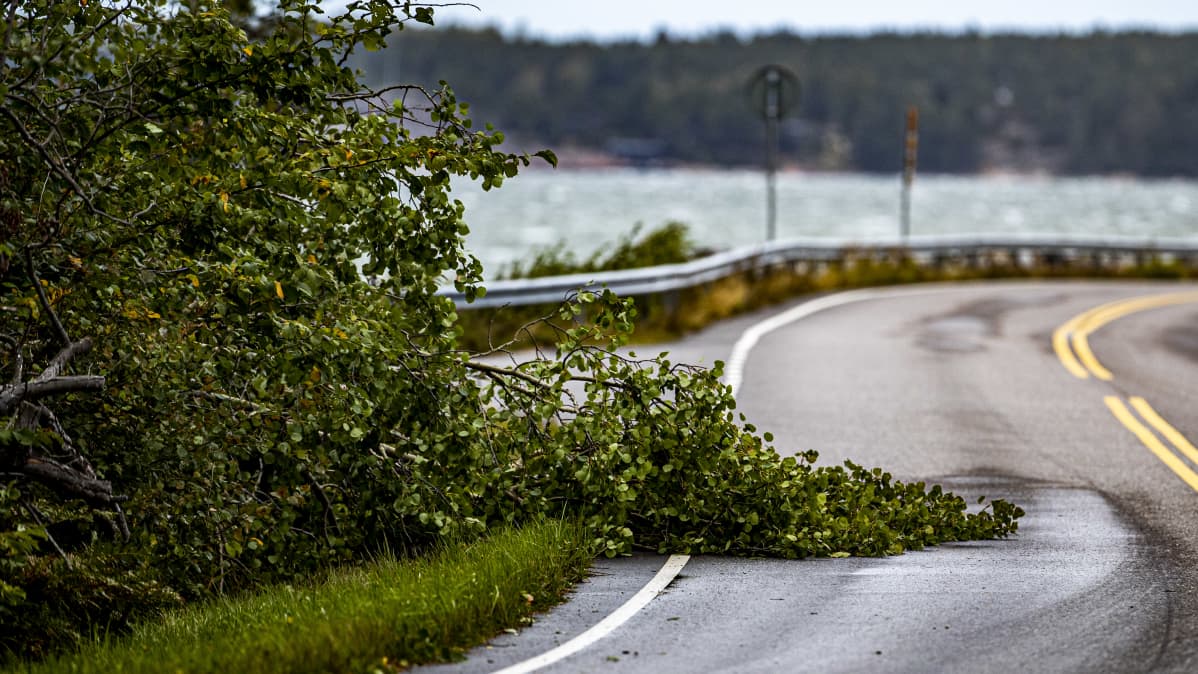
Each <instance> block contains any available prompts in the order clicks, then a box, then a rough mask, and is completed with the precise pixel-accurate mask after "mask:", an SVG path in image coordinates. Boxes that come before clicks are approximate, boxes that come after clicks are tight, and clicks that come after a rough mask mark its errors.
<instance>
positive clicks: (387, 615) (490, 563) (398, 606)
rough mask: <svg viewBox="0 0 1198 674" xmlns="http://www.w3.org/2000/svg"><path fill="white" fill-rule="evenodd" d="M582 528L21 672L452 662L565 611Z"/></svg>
mask: <svg viewBox="0 0 1198 674" xmlns="http://www.w3.org/2000/svg"><path fill="white" fill-rule="evenodd" d="M585 540H586V538H585V537H584V535H583V530H582V528H581V526H579V525H578V524H576V523H572V522H557V521H548V522H541V523H537V524H532V525H528V526H526V527H524V528H521V529H509V530H504V531H501V532H497V533H495V534H493V535H491V536H489V537H488V538H486V539H483V540H482V541H479V542H476V543H474V544H471V545H447V546H445V547H444V548H442V549H441V550H439V551H437V552H435V553H433V554H430V555H427V556H423V557H419V558H415V559H402V560H399V559H394V558H385V559H380V560H377V561H375V562H372V563H369V564H364V565H361V566H357V567H353V568H347V569H342V570H338V571H336V572H333V573H330V574H329V576H328V577H327V578H326V579H324V580H322V581H320V582H314V583H312V584H311V585H309V586H294V587H293V586H279V587H273V588H269V589H267V590H265V591H263V592H261V593H256V594H254V595H250V596H244V597H236V598H229V599H220V600H214V601H211V602H206V603H204V604H202V605H197V606H193V607H188V608H186V609H183V610H180V611H177V612H174V613H172V614H170V615H168V616H167V617H166V618H165V620H163V621H161V622H155V623H148V624H145V625H142V626H140V627H138V628H135V629H134V631H133V633H132V634H131V635H129V636H127V637H122V638H117V639H111V640H102V641H98V642H96V643H93V644H90V645H87V646H84V647H83V648H82V649H80V650H79V652H77V653H75V654H72V655H69V656H63V657H59V658H56V659H50V660H47V661H45V662H42V663H38V664H35V665H29V666H28V669H25V668H24V667H22V668H18V669H14V670H10V671H29V672H104V673H109V672H220V673H221V674H251V673H254V672H392V671H399V670H400V669H402V668H404V667H407V666H409V665H414V664H419V663H426V662H437V661H446V660H453V659H456V658H458V657H459V656H460V655H461V654H462V653H464V652H465V651H466V650H467V649H469V648H470V647H471V646H474V645H476V644H479V643H482V642H483V641H485V640H486V639H488V638H490V637H491V636H493V635H495V634H497V633H499V632H500V631H502V630H503V629H505V628H511V627H517V626H520V625H521V624H523V623H524V622H527V620H528V616H530V615H531V614H532V613H533V612H535V611H542V610H544V609H546V608H548V607H549V606H552V605H554V604H556V603H558V602H559V601H560V600H561V598H562V597H563V595H564V593H565V591H566V590H567V589H568V588H569V586H570V585H571V584H572V583H573V582H576V581H577V580H579V579H580V578H581V577H582V575H583V573H584V572H585V570H586V568H587V565H588V564H589V562H590V561H591V558H592V555H591V551H590V550H589V549H588V547H587V545H586V543H585Z"/></svg>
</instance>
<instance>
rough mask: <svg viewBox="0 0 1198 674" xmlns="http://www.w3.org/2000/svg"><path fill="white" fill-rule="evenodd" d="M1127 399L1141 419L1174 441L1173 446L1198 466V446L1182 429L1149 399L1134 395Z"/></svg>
mask: <svg viewBox="0 0 1198 674" xmlns="http://www.w3.org/2000/svg"><path fill="white" fill-rule="evenodd" d="M1127 400H1128V402H1130V403H1131V406H1132V408H1133V409H1135V411H1136V412H1137V413H1139V415H1140V418H1141V419H1143V420H1144V421H1147V422H1148V423H1149V425H1151V426H1152V427H1153V428H1155V429H1156V432H1157V433H1160V434H1161V435H1163V436H1164V437H1165V439H1166V440H1168V441H1169V442H1171V443H1173V446H1174V447H1176V448H1178V449H1180V450H1181V453H1182V454H1185V455H1186V458H1187V459H1189V460H1190V461H1192V462H1193V463H1194V465H1196V466H1198V448H1195V447H1194V445H1192V444H1191V443H1190V441H1189V440H1188V439H1186V436H1184V435H1182V434H1181V431H1179V430H1177V429H1176V428H1173V426H1172V425H1170V424H1169V422H1168V421H1165V420H1164V419H1163V418H1162V417H1161V415H1159V414H1157V413H1156V410H1154V409H1152V406H1151V405H1149V404H1148V401H1147V400H1144V399H1143V398H1141V397H1139V396H1132V397H1130V398H1128V399H1127Z"/></svg>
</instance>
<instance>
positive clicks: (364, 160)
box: [0, 0, 1020, 655]
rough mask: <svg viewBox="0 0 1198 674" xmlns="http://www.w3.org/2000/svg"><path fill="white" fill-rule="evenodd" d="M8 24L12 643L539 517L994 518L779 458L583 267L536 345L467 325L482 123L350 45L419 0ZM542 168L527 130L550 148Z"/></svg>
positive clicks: (694, 527) (603, 524)
mask: <svg viewBox="0 0 1198 674" xmlns="http://www.w3.org/2000/svg"><path fill="white" fill-rule="evenodd" d="M5 12H6V14H5V15H6V17H7V19H6V22H5V23H4V24H3V26H0V31H2V32H0V51H2V53H0V58H2V59H3V60H4V63H5V64H6V66H5V69H4V70H3V71H2V72H0V228H2V231H3V234H4V238H3V239H2V240H0V315H2V316H3V322H2V323H0V347H2V353H0V372H3V373H4V377H3V379H4V380H5V381H7V382H8V383H7V384H4V385H2V387H0V418H2V419H3V422H2V423H3V428H2V430H0V479H2V482H0V555H2V556H0V624H3V627H4V629H3V630H0V635H2V636H0V642H2V644H3V647H4V648H5V649H7V650H8V651H9V652H10V653H15V654H21V655H35V654H38V653H42V652H45V650H46V649H48V648H53V647H56V646H63V645H66V644H70V643H72V642H73V641H75V640H78V639H79V638H81V637H83V636H85V635H88V634H90V633H91V631H92V630H93V629H95V628H97V627H98V626H106V627H120V626H121V625H124V624H126V623H127V622H128V621H130V620H134V619H137V618H139V617H144V616H146V615H149V614H151V613H152V612H153V611H155V610H159V609H161V608H162V607H165V606H170V605H174V604H176V603H178V602H179V601H182V600H187V599H194V598H199V597H203V596H206V595H210V594H216V593H225V592H230V591H235V590H241V589H246V588H252V587H254V586H257V585H260V584H263V583H267V582H273V581H284V580H290V579H293V578H296V577H299V576H303V575H304V574H309V573H312V572H314V571H317V570H320V569H323V568H326V567H328V566H329V565H331V564H337V563H344V562H351V561H354V560H356V559H359V558H361V557H362V556H363V555H367V554H370V553H371V552H372V551H375V550H377V549H379V548H380V547H382V546H388V547H390V548H392V549H396V550H402V551H406V552H408V553H417V552H419V551H421V550H422V549H424V548H425V547H426V546H428V545H429V544H431V543H434V542H436V541H437V540H439V539H440V538H441V537H443V536H446V535H454V536H466V537H469V536H478V535H482V534H484V533H485V532H486V530H487V529H488V528H489V527H491V526H494V525H496V524H498V523H503V522H521V521H524V520H526V519H528V518H530V517H534V516H541V515H544V514H552V515H557V514H560V513H572V514H576V515H578V516H581V517H583V518H585V519H586V521H587V523H588V527H589V529H590V531H591V532H592V533H593V537H594V540H595V543H596V548H597V549H598V550H602V551H604V552H606V553H607V554H622V553H627V552H629V551H631V550H632V549H634V548H635V547H644V548H648V549H653V550H660V551H670V550H689V551H694V552H723V551H726V552H732V553H739V554H774V555H783V556H792V557H802V556H809V555H843V554H869V555H879V554H895V553H898V552H901V551H902V550H904V549H910V548H913V547H919V546H922V545H929V544H935V543H938V542H941V541H946V540H960V539H968V538H981V537H992V536H1002V535H1005V534H1007V533H1009V532H1011V531H1014V529H1015V526H1016V522H1015V520H1016V518H1017V517H1018V515H1019V514H1020V513H1019V511H1018V510H1017V509H1016V508H1014V507H1012V506H1010V505H1009V504H1006V503H1003V502H1001V501H995V502H994V503H993V504H992V505H991V507H990V509H989V510H985V511H983V512H981V513H975V514H967V513H966V510H965V504H964V502H963V501H961V500H960V499H959V498H956V497H954V496H952V495H949V494H944V493H942V492H940V491H939V489H935V488H933V489H931V490H928V489H925V487H924V485H922V484H914V485H903V484H899V483H896V482H894V481H892V480H891V478H890V476H889V475H887V474H885V473H884V472H882V471H880V470H877V471H866V470H864V469H861V468H858V467H855V466H852V465H849V466H847V467H834V468H826V467H816V466H814V465H813V463H814V460H815V457H814V455H813V454H808V455H803V456H799V457H786V458H783V457H780V456H779V455H778V454H777V453H776V452H775V451H774V450H773V449H772V448H771V447H769V446H768V442H769V436H768V434H766V435H758V434H757V433H756V429H754V428H753V427H752V426H751V425H746V424H745V423H744V420H742V419H739V418H738V417H737V416H736V415H735V413H734V408H735V401H734V400H733V399H732V397H731V394H730V393H729V391H728V390H727V388H726V387H724V386H723V385H722V384H721V383H720V382H719V374H720V373H719V369H718V368H716V369H714V370H704V369H699V368H694V367H689V366H683V365H676V364H672V363H670V362H669V361H668V360H666V359H665V358H664V357H660V358H654V359H649V360H631V359H628V358H624V357H622V356H620V355H618V353H617V352H616V351H615V349H614V347H616V346H619V345H621V344H623V343H624V342H625V341H626V340H627V338H628V336H629V334H630V333H631V330H632V326H633V322H634V319H635V312H634V310H633V308H632V306H631V305H630V304H629V303H628V302H626V301H624V300H622V299H620V298H617V297H614V296H612V295H610V294H609V293H603V294H583V295H581V296H579V297H577V298H575V300H574V301H572V302H570V303H567V304H566V305H564V306H563V307H562V309H561V310H560V311H559V312H557V313H555V315H553V316H549V317H546V318H545V319H544V320H543V321H541V322H543V323H545V324H548V325H551V326H552V327H550V328H549V329H550V330H553V331H555V332H556V333H557V337H558V339H556V347H555V348H554V349H553V350H552V351H547V352H545V353H543V354H541V355H542V357H540V358H537V359H535V360H533V361H531V362H522V363H514V362H513V363H510V364H496V363H495V362H494V360H493V357H494V355H495V354H497V353H500V352H502V350H503V348H504V347H503V345H499V346H498V347H496V348H495V349H491V350H490V351H491V353H489V354H477V353H470V352H467V351H465V350H463V349H462V348H461V347H460V345H459V343H458V337H459V333H460V330H461V329H460V327H459V325H458V321H457V315H456V313H455V310H454V307H453V304H452V303H451V302H450V301H449V300H447V299H445V298H441V297H438V296H437V295H436V290H437V287H438V285H439V284H440V282H441V280H442V279H443V278H444V277H446V276H448V277H451V278H453V279H454V280H455V283H456V284H457V285H458V287H459V288H460V289H461V290H463V291H464V292H466V293H467V295H470V296H473V295H475V294H478V293H482V292H484V290H483V289H482V287H481V286H480V285H479V284H480V280H481V267H480V265H479V264H478V262H477V260H475V259H474V258H473V257H472V256H470V255H469V254H468V252H467V251H466V249H465V247H464V245H463V243H464V237H465V235H466V233H467V227H466V225H465V224H464V221H463V218H464V213H463V208H462V205H461V204H460V203H459V202H457V201H456V200H453V199H452V198H451V193H450V188H451V182H452V180H454V179H458V180H463V179H471V180H479V181H481V182H482V184H483V185H484V187H487V188H492V187H498V186H500V185H501V184H502V183H503V181H504V180H505V179H507V178H510V177H512V176H514V175H516V174H517V173H518V171H519V170H520V169H521V168H522V167H524V166H527V165H528V164H529V163H530V162H531V161H533V160H534V159H535V158H536V157H534V156H528V155H516V154H511V153H506V152H503V151H502V150H500V149H499V145H500V143H501V142H502V135H501V134H500V133H498V132H495V131H493V130H490V129H483V130H478V129H475V128H474V127H473V123H472V122H471V120H470V119H469V118H468V116H467V112H468V111H467V106H465V105H464V104H462V103H459V102H458V101H457V99H456V98H455V97H454V95H453V92H452V91H451V90H450V89H449V88H448V87H443V88H441V89H438V90H435V91H431V90H425V89H421V88H418V87H397V88H392V89H390V90H388V91H371V90H369V89H367V88H365V87H363V86H362V85H361V84H359V82H358V80H357V77H356V75H355V73H353V72H352V71H350V70H349V69H347V68H346V67H344V60H345V57H346V54H348V53H350V52H352V51H353V50H355V49H363V48H372V47H375V46H377V45H379V44H381V43H382V42H383V41H384V40H385V39H386V37H387V36H388V35H389V34H390V33H391V32H393V31H395V30H399V29H401V28H402V27H403V26H404V25H405V24H406V23H407V22H411V21H418V22H425V23H431V21H432V10H431V9H430V8H428V7H422V6H417V5H414V4H411V3H407V2H403V3H394V2H386V1H383V0H369V1H361V2H352V3H349V5H348V6H347V8H346V11H345V13H344V14H342V15H341V16H339V17H332V18H328V17H325V16H323V15H322V14H321V13H320V10H319V7H318V6H317V5H315V4H312V3H306V2H302V1H300V0H282V1H281V2H280V3H279V6H278V7H277V8H276V10H275V12H274V13H273V14H272V15H271V16H269V17H252V16H241V17H235V16H233V15H231V14H230V12H229V10H228V9H227V8H226V7H225V6H223V5H222V4H220V3H211V4H210V3H203V2H194V3H187V4H186V5H184V6H180V4H179V3H174V2H165V1H162V2H159V1H154V0H125V1H122V2H105V1H101V0H93V1H92V2H80V3H78V4H69V3H61V2H57V1H54V0H31V1H26V0H21V1H20V2H16V1H10V2H8V3H6V5H5ZM540 156H541V158H542V159H544V160H546V161H549V162H550V163H553V162H554V161H555V160H554V157H553V155H552V153H550V152H544V153H540Z"/></svg>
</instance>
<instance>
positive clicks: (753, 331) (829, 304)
mask: <svg viewBox="0 0 1198 674" xmlns="http://www.w3.org/2000/svg"><path fill="white" fill-rule="evenodd" d="M969 287H970V286H969V285H968V284H958V285H956V286H954V287H948V286H946V285H935V286H930V287H927V286H919V287H906V288H902V287H899V288H896V287H894V286H890V287H887V288H882V289H869V288H867V289H863V290H849V291H845V292H838V293H834V294H832V295H824V296H823V297H818V298H816V299H814V300H809V301H807V302H803V303H802V304H799V305H797V306H794V307H791V308H790V309H787V310H786V311H783V312H782V313H778V314H774V315H773V316H770V317H769V318H767V319H765V320H762V321H760V322H757V323H754V324H753V325H750V326H749V327H748V328H746V329H745V331H744V332H742V333H741V335H740V339H738V340H736V344H733V345H732V354H731V355H729V356H728V362H727V363H725V365H724V383H725V384H727V385H728V387H729V388H731V389H732V395H734V396H735V395H736V394H737V392H738V391H740V385H741V382H743V381H744V375H745V363H746V362H747V361H748V360H749V352H750V351H752V350H753V347H754V346H757V342H758V341H760V340H761V338H762V337H765V336H766V335H768V334H769V333H771V332H773V331H775V330H777V329H778V328H781V327H785V326H786V325H789V324H790V323H794V322H795V321H797V320H800V319H803V318H806V317H808V316H810V315H811V314H814V313H817V312H820V311H823V310H824V309H831V308H833V307H838V306H841V305H842V304H852V303H853V302H864V301H865V300H873V299H878V298H882V297H907V296H910V295H928V294H933V293H943V292H954V291H956V292H960V290H961V289H963V288H969Z"/></svg>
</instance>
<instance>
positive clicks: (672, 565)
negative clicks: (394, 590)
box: [493, 288, 952, 674]
mask: <svg viewBox="0 0 1198 674" xmlns="http://www.w3.org/2000/svg"><path fill="white" fill-rule="evenodd" d="M904 290H905V291H904ZM904 290H898V289H895V288H888V289H886V290H885V291H878V290H850V291H848V292H841V293H836V294H834V295H825V296H823V297H820V298H817V299H814V300H811V301H808V302H804V303H802V304H800V305H798V306H796V307H792V308H791V309H788V310H786V311H783V312H782V313H780V314H775V315H773V316H770V317H769V318H767V319H765V320H763V321H760V322H758V323H754V324H753V325H751V326H749V327H748V328H747V329H746V330H745V331H744V332H743V333H741V336H740V338H739V339H737V340H736V344H734V345H733V346H732V355H731V356H729V357H728V363H727V365H726V366H725V367H724V383H726V384H727V385H728V386H729V387H730V388H731V389H732V395H736V391H737V389H739V388H740V383H741V381H742V379H743V377H744V369H745V361H747V360H748V359H749V352H750V351H752V350H753V347H754V346H756V345H757V342H758V341H759V340H760V339H761V338H762V337H764V336H765V335H767V334H769V333H771V332H773V331H774V330H777V329H778V328H781V327H783V326H785V325H787V324H789V323H793V322H795V321H797V320H799V319H802V318H805V317H807V316H810V315H811V314H814V313H816V312H817V311H823V310H824V309H831V308H832V307H838V306H840V305H842V304H850V303H852V302H862V301H864V300H871V299H875V298H878V297H883V296H889V297H893V296H896V295H898V296H905V295H922V294H926V293H934V292H944V291H946V290H952V289H950V288H907V289H904ZM688 561H690V555H670V557H669V559H667V560H666V563H665V564H662V566H661V568H660V569H658V571H657V574H656V575H655V576H653V579H652V580H650V581H649V582H648V583H645V586H644V587H642V588H641V589H640V590H639V591H638V592H637V593H636V594H634V595H632V598H631V599H629V600H628V601H626V602H624V604H623V605H622V606H620V608H618V609H616V610H615V611H614V612H613V613H611V614H610V615H608V616H607V617H606V618H604V619H603V620H600V621H599V622H598V623H596V624H595V625H593V626H591V628H590V629H588V630H587V631H585V632H583V633H582V634H579V635H578V636H576V637H574V638H573V639H570V640H569V641H567V642H566V643H564V644H561V645H560V646H557V647H556V648H553V649H551V650H548V651H545V652H544V653H542V654H540V655H538V656H536V657H534V658H529V659H528V660H525V661H523V662H517V663H516V664H514V665H509V666H507V667H504V668H503V669H500V670H496V671H495V672H493V674H528V673H529V672H535V671H536V670H538V669H540V668H542V667H547V666H549V665H552V664H553V663H555V662H557V661H559V660H564V659H565V658H568V657H570V656H571V655H574V654H575V653H577V652H579V651H581V650H582V649H584V648H586V647H587V646H590V645H591V644H593V643H595V642H596V641H599V640H600V639H602V638H603V637H605V636H607V635H609V634H611V633H612V632H614V631H615V630H616V628H618V627H619V626H620V625H623V624H624V623H626V622H628V620H629V619H630V618H632V616H634V615H636V614H637V613H638V612H639V611H640V610H641V609H643V608H645V606H647V605H648V604H649V602H651V601H653V599H654V598H656V597H657V595H658V594H661V591H662V590H664V589H666V586H667V585H669V584H670V583H671V582H672V581H673V580H674V578H675V577H677V576H678V573H679V572H681V571H682V567H684V566H686V563H687V562H688Z"/></svg>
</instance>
